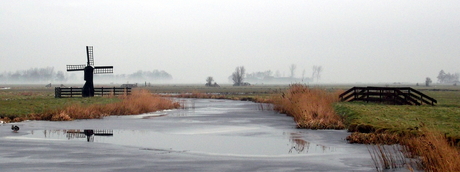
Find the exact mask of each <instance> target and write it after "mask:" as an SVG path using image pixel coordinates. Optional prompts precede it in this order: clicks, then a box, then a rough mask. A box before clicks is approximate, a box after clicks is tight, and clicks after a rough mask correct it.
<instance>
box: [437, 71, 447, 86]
mask: <svg viewBox="0 0 460 172" xmlns="http://www.w3.org/2000/svg"><path fill="white" fill-rule="evenodd" d="M437 78H438V82H439V83H443V82H444V79H445V78H446V72H444V70H441V71H439V74H438V77H437Z"/></svg>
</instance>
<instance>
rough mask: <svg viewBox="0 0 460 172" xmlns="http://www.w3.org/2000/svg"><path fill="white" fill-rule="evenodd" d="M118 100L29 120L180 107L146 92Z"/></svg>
mask: <svg viewBox="0 0 460 172" xmlns="http://www.w3.org/2000/svg"><path fill="white" fill-rule="evenodd" d="M119 98H120V99H122V101H120V102H116V103H111V104H104V105H103V104H94V105H90V106H83V105H80V104H74V105H70V106H67V107H65V108H62V109H57V110H52V111H48V112H46V113H42V114H32V115H30V116H29V118H30V119H35V120H51V121H68V120H73V119H94V118H102V117H104V116H109V115H135V114H142V113H147V112H153V111H158V110H164V109H174V108H179V107H180V104H179V103H177V102H173V101H172V100H170V99H167V98H163V97H160V96H158V95H152V94H151V93H150V92H149V91H147V90H134V91H133V92H132V93H131V95H127V96H126V95H125V96H120V97H119Z"/></svg>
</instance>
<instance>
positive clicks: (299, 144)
mask: <svg viewBox="0 0 460 172" xmlns="http://www.w3.org/2000/svg"><path fill="white" fill-rule="evenodd" d="M289 139H290V142H291V149H289V153H293V152H294V151H295V152H297V153H298V154H300V153H308V152H309V151H310V149H311V147H312V145H311V143H310V142H308V141H306V140H304V139H303V137H302V135H301V134H300V133H289ZM314 146H315V150H314V151H315V152H318V149H319V151H320V152H322V153H328V152H335V151H336V149H335V148H333V147H329V146H324V145H321V144H315V145H314Z"/></svg>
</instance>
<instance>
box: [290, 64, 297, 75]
mask: <svg viewBox="0 0 460 172" xmlns="http://www.w3.org/2000/svg"><path fill="white" fill-rule="evenodd" d="M296 69H297V65H295V64H291V66H289V71H290V72H291V76H290V77H291V78H294V75H295V70H296Z"/></svg>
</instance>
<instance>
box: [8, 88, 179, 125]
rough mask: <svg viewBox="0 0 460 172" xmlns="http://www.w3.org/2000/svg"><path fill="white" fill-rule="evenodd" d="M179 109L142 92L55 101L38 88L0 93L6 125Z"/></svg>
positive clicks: (46, 92) (47, 89)
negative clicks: (7, 123)
mask: <svg viewBox="0 0 460 172" xmlns="http://www.w3.org/2000/svg"><path fill="white" fill-rule="evenodd" d="M178 107H179V104H178V103H174V102H172V101H171V100H169V99H165V98H162V97H159V96H155V95H153V94H151V93H150V92H148V90H142V89H136V90H134V91H133V93H132V95H131V96H117V97H113V96H105V97H93V98H81V97H79V98H54V89H50V88H43V87H37V86H17V87H11V89H3V90H0V118H1V119H2V120H3V121H5V122H9V121H16V122H17V121H22V120H27V119H35V120H72V119H90V118H100V117H103V116H107V115H130V114H139V113H146V112H151V111H156V110H163V109H169V108H178Z"/></svg>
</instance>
